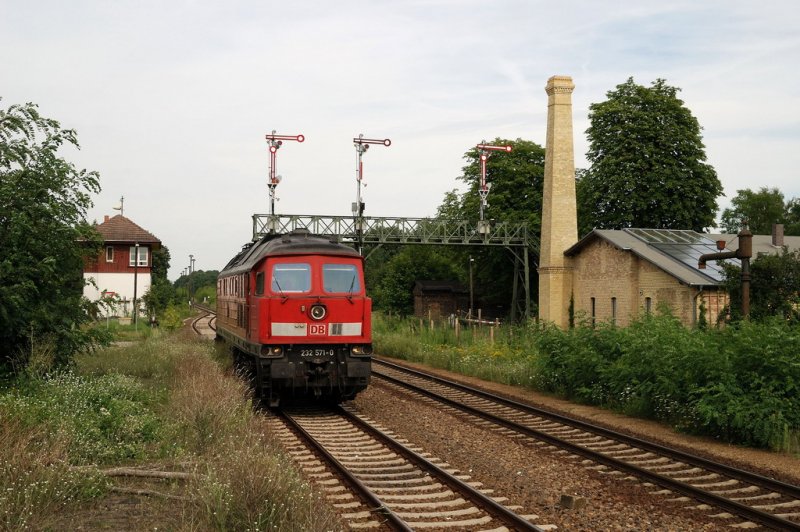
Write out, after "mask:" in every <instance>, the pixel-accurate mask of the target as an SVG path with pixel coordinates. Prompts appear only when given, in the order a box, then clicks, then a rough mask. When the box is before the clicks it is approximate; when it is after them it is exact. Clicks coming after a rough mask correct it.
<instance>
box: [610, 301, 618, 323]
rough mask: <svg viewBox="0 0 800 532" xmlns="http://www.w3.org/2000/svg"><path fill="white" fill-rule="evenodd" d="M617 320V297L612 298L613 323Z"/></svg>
mask: <svg viewBox="0 0 800 532" xmlns="http://www.w3.org/2000/svg"><path fill="white" fill-rule="evenodd" d="M616 322H617V298H616V297H612V298H611V323H616Z"/></svg>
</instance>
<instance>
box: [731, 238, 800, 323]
mask: <svg viewBox="0 0 800 532" xmlns="http://www.w3.org/2000/svg"><path fill="white" fill-rule="evenodd" d="M725 287H726V288H727V290H728V293H729V294H730V298H731V304H730V313H731V317H732V318H733V319H734V320H738V319H741V308H742V290H741V269H740V268H739V267H738V266H732V265H729V264H726V265H725ZM772 316H779V317H781V318H783V319H785V320H787V321H790V322H792V323H795V324H797V323H800V251H798V250H795V251H787V250H785V249H784V250H783V252H781V253H780V254H777V255H762V256H759V257H758V258H757V259H756V260H754V261H752V263H751V264H750V318H751V319H752V320H755V321H761V320H764V319H767V318H769V317H772Z"/></svg>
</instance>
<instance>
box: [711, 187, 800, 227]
mask: <svg viewBox="0 0 800 532" xmlns="http://www.w3.org/2000/svg"><path fill="white" fill-rule="evenodd" d="M742 221H747V225H748V227H749V228H750V231H752V232H753V234H756V235H768V234H771V233H772V224H776V223H780V224H784V233H785V234H787V235H800V201H799V200H798V199H797V198H794V199H792V200H790V201H788V202H785V201H784V197H783V192H781V191H780V190H778V189H777V188H767V187H761V188H760V189H759V190H758V191H757V192H754V191H752V190H750V189H749V188H747V189H744V190H737V191H736V197H735V198H733V199H732V200H731V207H730V208H729V209H725V210H724V211H722V219H721V225H722V227H723V229H724V230H725V231H726V232H728V233H737V232H738V231H739V229H740V227H741V224H742Z"/></svg>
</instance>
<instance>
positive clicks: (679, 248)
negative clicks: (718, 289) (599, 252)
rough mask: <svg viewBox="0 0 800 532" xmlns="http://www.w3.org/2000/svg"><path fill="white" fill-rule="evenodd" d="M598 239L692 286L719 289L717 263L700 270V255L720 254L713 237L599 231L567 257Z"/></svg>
mask: <svg viewBox="0 0 800 532" xmlns="http://www.w3.org/2000/svg"><path fill="white" fill-rule="evenodd" d="M597 239H602V240H605V241H606V242H608V243H610V244H611V245H613V246H614V247H616V248H618V249H621V250H624V251H630V252H631V253H633V254H634V255H636V256H638V257H640V258H641V259H643V260H646V261H648V262H650V263H651V264H653V265H654V266H656V267H657V268H660V269H661V270H663V271H665V272H666V273H668V274H670V275H672V276H673V277H675V278H676V279H678V280H679V281H680V282H682V283H684V284H687V285H689V286H717V285H719V284H720V282H721V280H722V275H721V269H720V267H719V265H718V264H717V261H708V263H707V266H708V268H707V269H706V270H700V269H699V268H698V267H697V259H699V257H700V255H702V254H704V253H714V252H716V251H717V249H716V244H715V242H714V240H712V239H711V238H709V235H704V234H702V233H697V232H696V231H687V230H672V229H623V230H613V229H595V230H594V231H592V232H591V233H589V234H588V235H586V236H585V237H584V238H582V239H581V240H580V242H578V243H577V244H575V245H574V246H572V247H571V248H569V249H568V250H567V251H565V252H564V254H565V255H567V256H573V255H576V254H577V253H579V252H580V251H581V250H582V249H583V248H585V247H586V246H587V245H589V244H590V243H592V242H594V241H595V240H597ZM734 262H738V260H736V259H734Z"/></svg>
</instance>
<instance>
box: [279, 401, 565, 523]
mask: <svg viewBox="0 0 800 532" xmlns="http://www.w3.org/2000/svg"><path fill="white" fill-rule="evenodd" d="M274 419H275V420H277V421H279V422H280V423H283V424H285V428H283V429H281V428H280V427H278V428H277V432H278V434H279V435H280V437H281V438H282V439H283V440H284V444H285V445H286V446H287V448H288V449H289V452H290V453H291V454H292V455H293V456H294V458H295V460H296V461H298V462H300V464H301V465H302V466H303V467H304V469H305V470H306V472H307V473H308V474H309V475H310V476H312V477H316V478H315V480H316V481H317V482H319V483H320V484H322V485H323V486H324V487H325V489H326V491H328V497H329V498H331V499H334V500H333V502H334V505H335V506H337V507H339V508H340V509H341V510H342V511H344V512H345V513H344V514H343V517H344V518H345V519H347V520H348V522H349V526H350V527H351V528H374V527H378V526H384V527H388V528H391V529H392V530H416V529H436V530H552V529H554V528H555V527H554V526H552V525H544V526H536V525H534V524H533V523H532V522H531V521H532V520H535V519H536V518H537V516H531V515H529V516H521V515H518V514H516V513H515V511H514V510H515V508H509V507H506V506H503V504H502V502H503V499H502V498H499V497H495V498H492V497H490V496H489V493H490V492H491V490H487V489H481V486H480V484H479V483H475V482H470V480H469V477H466V476H464V475H460V474H458V472H457V471H454V470H452V469H450V468H449V466H448V465H447V464H446V463H442V462H441V461H439V460H438V459H436V458H431V457H429V456H426V455H424V454H423V453H422V452H421V451H420V450H418V449H414V448H412V447H410V446H409V445H408V444H407V443H404V441H403V440H400V439H397V438H395V437H394V436H393V435H392V434H390V433H389V432H387V431H386V430H385V429H381V428H380V427H377V426H375V425H374V424H372V423H371V422H370V421H369V420H368V419H366V418H364V417H362V416H360V415H359V414H358V412H356V411H355V410H354V409H353V408H351V407H337V408H332V409H329V410H320V409H319V408H315V409H302V408H295V409H292V410H283V411H280V412H277V413H276V415H275V417H274ZM317 457H321V458H322V459H323V460H324V462H325V465H324V466H323V465H321V464H320V462H319V459H318V458H317ZM327 468H330V469H332V470H333V471H334V472H335V474H334V473H331V472H330V471H328V470H327ZM338 479H342V482H343V483H344V484H346V485H347V487H348V488H349V489H350V490H351V491H352V493H354V494H355V495H352V494H351V493H350V492H347V491H345V488H344V487H343V486H341V484H340V482H339V481H338ZM359 501H362V502H359Z"/></svg>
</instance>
